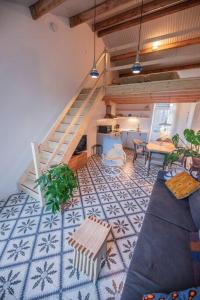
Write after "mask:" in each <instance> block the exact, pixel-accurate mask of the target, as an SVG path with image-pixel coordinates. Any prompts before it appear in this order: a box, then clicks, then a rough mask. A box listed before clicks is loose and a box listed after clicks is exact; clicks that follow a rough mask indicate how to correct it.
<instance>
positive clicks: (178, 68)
mask: <svg viewBox="0 0 200 300" xmlns="http://www.w3.org/2000/svg"><path fill="white" fill-rule="evenodd" d="M197 68H200V62H199V63H196V64H189V65H179V66H173V67H165V66H163V68H159V69H157V68H155V69H151V70H145V69H144V70H143V71H142V73H141V74H140V75H137V76H143V75H147V74H155V73H166V72H177V71H183V70H189V69H197ZM119 76H120V77H131V76H135V75H134V74H133V73H132V72H128V73H123V74H119Z"/></svg>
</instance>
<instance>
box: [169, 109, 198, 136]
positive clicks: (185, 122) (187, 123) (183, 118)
mask: <svg viewBox="0 0 200 300" xmlns="http://www.w3.org/2000/svg"><path fill="white" fill-rule="evenodd" d="M195 107H196V103H179V104H177V108H176V119H175V126H174V130H173V134H174V133H179V134H180V135H181V136H183V131H184V129H185V128H192V120H193V115H194V112H195Z"/></svg>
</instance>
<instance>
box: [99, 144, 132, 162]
mask: <svg viewBox="0 0 200 300" xmlns="http://www.w3.org/2000/svg"><path fill="white" fill-rule="evenodd" d="M125 162H126V153H125V152H124V150H123V148H122V145H121V144H115V145H113V147H112V148H111V149H110V150H109V151H108V152H107V153H106V154H103V164H105V165H107V166H122V165H123V164H125Z"/></svg>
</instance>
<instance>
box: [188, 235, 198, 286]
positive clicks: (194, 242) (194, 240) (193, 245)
mask: <svg viewBox="0 0 200 300" xmlns="http://www.w3.org/2000/svg"><path fill="white" fill-rule="evenodd" d="M190 249H191V254H192V263H193V270H194V279H195V283H196V284H197V285H198V284H200V239H199V233H198V232H192V233H190Z"/></svg>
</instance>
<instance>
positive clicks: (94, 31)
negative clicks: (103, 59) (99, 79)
mask: <svg viewBox="0 0 200 300" xmlns="http://www.w3.org/2000/svg"><path fill="white" fill-rule="evenodd" d="M95 22H96V0H94V65H96V53H95V52H96V51H95V50H96V34H95Z"/></svg>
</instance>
